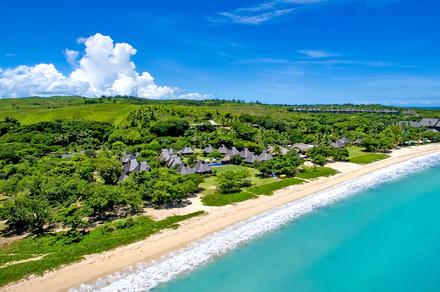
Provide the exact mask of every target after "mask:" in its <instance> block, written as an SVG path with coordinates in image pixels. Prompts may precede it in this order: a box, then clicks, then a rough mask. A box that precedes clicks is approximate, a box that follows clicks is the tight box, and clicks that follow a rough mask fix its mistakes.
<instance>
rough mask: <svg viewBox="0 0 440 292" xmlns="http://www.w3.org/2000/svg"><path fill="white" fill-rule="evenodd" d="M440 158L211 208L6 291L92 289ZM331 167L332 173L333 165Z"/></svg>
mask: <svg viewBox="0 0 440 292" xmlns="http://www.w3.org/2000/svg"><path fill="white" fill-rule="evenodd" d="M438 152H440V144H429V145H423V146H417V147H407V148H402V149H399V150H395V151H393V153H392V154H391V157H390V158H387V159H385V160H381V161H378V162H375V163H372V164H369V165H365V166H360V167H348V168H347V169H345V170H343V171H342V172H341V173H338V174H336V175H334V176H332V177H329V178H320V179H317V180H314V181H310V182H307V183H305V184H302V185H295V186H291V187H287V188H285V189H282V190H279V191H277V192H276V193H275V194H274V195H272V196H261V197H259V198H257V199H253V200H248V201H244V202H241V203H239V204H236V205H228V206H223V207H209V210H208V214H207V215H203V216H201V217H196V218H193V219H190V220H188V221H186V222H183V223H182V224H181V227H180V228H178V229H177V230H165V231H163V232H161V233H159V234H156V235H153V236H151V237H149V238H147V239H145V240H143V241H140V242H137V243H134V244H130V245H127V246H123V247H120V248H117V249H114V250H110V251H107V252H104V253H101V254H94V255H90V256H87V257H86V259H85V260H83V261H81V262H78V263H74V264H72V265H69V266H65V267H63V268H61V269H58V270H56V271H52V272H48V273H46V274H45V275H43V276H39V277H33V278H30V279H28V280H22V281H20V282H18V283H15V284H11V285H8V286H5V287H3V288H2V290H3V289H4V290H5V291H29V290H32V291H43V290H49V291H65V290H67V289H68V288H71V287H76V286H78V285H79V284H81V283H91V282H94V281H95V280H97V279H98V278H101V277H103V276H105V275H109V274H113V273H115V272H117V271H121V270H124V269H125V268H126V267H128V266H134V265H136V264H138V263H141V262H148V261H151V260H156V259H158V258H160V257H161V256H163V255H166V254H168V253H169V252H171V251H174V250H177V249H180V248H182V247H185V246H187V245H188V244H190V243H191V242H193V241H195V240H198V239H201V238H203V237H205V236H207V235H209V234H212V233H214V232H217V231H220V230H222V229H224V228H226V227H228V226H230V225H233V224H235V223H238V222H240V221H242V220H245V219H248V218H250V217H252V216H255V215H258V214H261V213H263V212H266V211H268V210H271V209H273V208H276V207H279V206H281V205H284V204H286V203H289V202H292V201H295V200H298V199H300V198H304V197H306V196H309V195H311V194H314V193H317V192H320V191H323V190H326V189H328V188H332V187H335V186H337V185H339V184H342V183H344V182H347V181H349V180H353V179H356V178H359V177H362V176H364V175H366V174H369V173H371V172H373V171H376V170H380V169H382V168H386V167H389V166H392V165H395V164H399V163H401V162H404V161H407V160H411V159H413V158H418V157H421V156H425V155H429V154H433V153H438ZM328 166H330V167H332V165H328ZM335 166H336V165H335ZM335 168H336V169H337V168H338V167H335Z"/></svg>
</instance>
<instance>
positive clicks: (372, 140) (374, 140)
mask: <svg viewBox="0 0 440 292" xmlns="http://www.w3.org/2000/svg"><path fill="white" fill-rule="evenodd" d="M362 146H364V147H365V149H366V150H367V151H368V152H375V151H387V150H389V149H391V148H393V147H394V144H393V141H392V138H391V137H388V136H386V135H383V134H382V135H377V136H374V137H367V138H365V139H364V141H363V142H362Z"/></svg>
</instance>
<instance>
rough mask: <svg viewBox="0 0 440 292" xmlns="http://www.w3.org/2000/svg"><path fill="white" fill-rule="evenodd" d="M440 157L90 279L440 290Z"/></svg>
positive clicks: (166, 284)
mask: <svg viewBox="0 0 440 292" xmlns="http://www.w3.org/2000/svg"><path fill="white" fill-rule="evenodd" d="M439 161H440V155H434V156H429V157H423V158H420V159H415V160H412V161H409V162H405V163H402V164H400V165H397V166H393V167H390V168H387V169H384V170H381V171H378V172H375V173H372V174H370V175H368V176H365V177H363V178H360V179H357V180H355V181H352V182H349V183H346V184H343V185H341V186H338V187H336V188H334V189H331V190H328V191H325V192H322V193H319V194H317V195H315V196H313V197H310V198H307V199H304V200H301V201H299V202H295V203H291V204H288V205H285V206H282V207H280V208H278V209H275V210H272V211H270V212H267V213H265V214H262V215H260V216H256V217H254V218H251V219H249V220H247V221H245V222H242V223H240V224H238V225H236V226H232V227H230V228H228V229H227V230H225V231H223V232H220V233H217V234H215V235H212V236H210V237H208V238H206V239H205V240H202V241H200V242H197V243H195V244H193V245H192V246H190V247H189V248H186V249H184V250H182V251H179V252H176V253H174V254H172V255H170V256H168V257H166V258H164V259H163V260H161V261H158V262H157V263H153V264H147V265H145V266H142V267H140V268H137V269H134V270H131V271H127V272H126V273H123V274H119V275H114V276H113V277H110V278H106V279H103V280H101V281H100V282H98V283H97V285H95V286H93V287H83V288H88V289H90V288H93V289H92V290H107V291H112V290H115V289H123V290H125V289H128V290H135V291H136V290H139V291H141V290H148V289H152V290H154V291H229V292H232V291H440V252H439V249H440V165H439Z"/></svg>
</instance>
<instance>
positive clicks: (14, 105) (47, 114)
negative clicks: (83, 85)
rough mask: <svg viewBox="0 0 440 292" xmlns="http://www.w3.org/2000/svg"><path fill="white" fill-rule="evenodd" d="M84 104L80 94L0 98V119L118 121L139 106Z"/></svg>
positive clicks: (25, 122)
mask: <svg viewBox="0 0 440 292" xmlns="http://www.w3.org/2000/svg"><path fill="white" fill-rule="evenodd" d="M114 100H115V102H113V101H112V100H108V101H107V100H104V102H103V103H87V104H86V102H87V101H88V102H90V101H91V100H84V98H80V97H55V98H23V99H3V100H0V120H2V119H4V118H5V117H14V118H16V119H18V120H19V121H20V122H21V123H23V124H34V123H38V122H42V121H54V120H57V119H62V120H89V121H98V122H109V123H115V124H118V123H119V122H121V121H122V120H124V118H125V117H126V116H127V115H128V113H129V112H131V111H132V110H134V109H135V108H136V107H137V106H138V105H136V104H132V103H129V102H127V101H126V100H117V99H114Z"/></svg>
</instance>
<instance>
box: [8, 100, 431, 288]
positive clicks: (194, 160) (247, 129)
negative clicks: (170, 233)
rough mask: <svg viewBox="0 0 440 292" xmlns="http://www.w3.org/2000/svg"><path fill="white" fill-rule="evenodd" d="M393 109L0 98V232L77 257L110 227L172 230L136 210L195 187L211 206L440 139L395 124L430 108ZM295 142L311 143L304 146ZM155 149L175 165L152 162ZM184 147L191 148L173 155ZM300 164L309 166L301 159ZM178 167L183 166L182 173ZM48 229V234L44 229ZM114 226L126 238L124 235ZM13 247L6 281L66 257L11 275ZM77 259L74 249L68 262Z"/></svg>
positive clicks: (135, 232)
mask: <svg viewBox="0 0 440 292" xmlns="http://www.w3.org/2000/svg"><path fill="white" fill-rule="evenodd" d="M316 107H319V108H326V109H344V108H351V109H353V108H356V109H359V110H360V109H362V110H368V109H376V110H377V109H379V110H381V109H387V108H386V107H383V106H380V105H368V106H367V105H364V106H354V105H325V106H324V105H322V106H316ZM392 109H393V110H397V111H399V113H394V112H393V113H391V111H390V113H378V112H368V111H365V112H356V113H348V112H347V113H341V112H327V111H324V112H298V111H295V110H293V108H292V107H291V106H289V105H264V104H260V103H258V102H256V103H244V102H242V101H222V100H206V101H190V100H165V101H157V100H143V99H137V98H127V97H102V98H93V99H90V98H89V99H86V98H82V97H52V98H25V99H4V100H0V223H2V224H4V226H3V228H2V229H4V230H3V233H4V235H14V234H37V235H38V237H37V238H38V241H41V244H42V245H41V246H40V247H39V248H40V249H41V248H42V247H43V246H46V247H47V249H48V250H51V251H53V252H54V253H53V254H56V253H55V251H54V250H58V249H57V247H56V246H58V245H60V244H61V245H66V246H67V245H69V246H71V247H70V248H71V253H72V255H74V254H75V255H78V254H81V255H83V254H87V253H91V252H96V251H97V250H99V248H103V247H98V246H95V245H90V244H88V243H87V242H92V241H96V240H103V242H107V241H106V240H107V239H106V238H111V236H110V235H109V234H113V235H112V236H116V237H117V238H118V242H119V243H120V244H123V243H126V242H129V241H131V240H134V239H135V238H142V236H145V234H147V233H148V234H150V233H151V232H153V231H151V232H150V231H148V232H146V231H145V228H147V229H148V228H150V229H151V228H152V229H151V230H153V229H154V230H159V229H160V228H169V227H170V226H171V227H172V226H174V225H173V224H174V223H175V222H177V221H179V220H181V219H180V218H174V219H170V220H168V221H157V222H156V221H152V220H151V219H148V217H145V216H143V210H144V208H145V207H154V208H165V207H170V206H179V205H182V204H184V203H185V201H186V200H187V199H188V198H189V197H191V196H194V195H195V194H198V193H202V195H203V197H202V202H203V203H204V204H207V205H214V206H221V205H225V204H230V203H234V202H239V201H242V200H246V199H250V198H254V197H256V196H259V195H270V194H272V192H273V191H274V190H277V189H280V188H283V187H285V186H288V185H292V184H300V183H304V181H305V180H307V179H313V178H314V177H318V176H327V175H332V174H334V171H333V170H332V169H329V168H325V167H319V166H323V165H325V163H326V161H328V160H337V161H348V160H350V161H352V162H355V163H369V162H372V161H375V160H379V159H383V158H385V157H386V154H384V153H386V152H387V151H388V150H389V149H392V148H393V147H396V146H399V145H408V144H414V143H427V142H430V141H438V140H440V135H439V133H438V132H436V131H433V130H432V129H429V128H425V127H411V126H408V125H406V124H402V123H400V121H418V120H420V119H422V118H423V117H429V118H436V117H439V116H440V115H439V113H438V112H436V111H427V110H417V109H415V110H412V111H408V110H406V109H397V108H392ZM338 141H339V142H338ZM341 141H342V142H341ZM293 145H303V146H304V145H305V146H306V147H311V148H307V149H306V150H304V151H302V150H301V147H299V148H295V147H294V146H293ZM312 146H313V147H312ZM162 149H168V150H167V151H169V152H167V153H168V154H169V155H171V156H173V157H174V158H173V159H177V160H179V161H180V162H181V165H180V166H177V164H168V162H167V161H164V160H161V159H159V157H160V155H163V153H162V152H163V151H162ZM182 149H184V150H185V149H186V150H185V151H189V150H188V149H190V152H188V155H184V153H185V152H182V153H183V154H181V155H180V156H179V157H177V156H176V155H175V154H171V152H173V151H175V153H180V152H179V151H181V150H182ZM204 149H205V150H204ZM206 149H211V150H210V151H209V153H208V152H207V150H206ZM222 149H228V151H229V152H228V154H226V155H225V153H221V151H222ZM170 151H171V152H170ZM161 153H162V154H161ZM243 153H245V154H244V155H243ZM226 156H228V161H227V163H228V164H229V166H225V167H218V168H215V167H214V166H213V167H212V169H213V171H211V168H209V167H208V166H207V164H206V165H205V164H203V163H205V162H206V163H212V162H220V161H221V160H224V159H225V158H224V157H226ZM124 157H127V160H124ZM176 157H177V158H176ZM249 157H250V158H249ZM304 160H309V161H310V162H312V163H313V164H314V165H315V166H317V167H314V168H310V167H305V166H304ZM127 161H129V162H127ZM133 161H134V162H133ZM168 161H169V160H168ZM138 162H140V164H139V163H138ZM127 163H128V164H127ZM133 163H134V164H135V165H133ZM201 163H202V164H201ZM182 165H184V166H185V167H187V168H186V173H185V175H183V171H182ZM131 166H133V167H132V168H133V169H130V167H131ZM142 167H143V168H142ZM135 169H137V171H134V170H135ZM197 169H198V170H200V169H203V171H197ZM141 170H143V171H141ZM124 171H125V173H124ZM274 178H275V179H276V180H275V181H274ZM195 215H198V214H195ZM183 219H184V218H183ZM121 220H122V221H121ZM161 222H163V223H161ZM142 226H144V227H142ZM145 226H148V227H145ZM155 226H156V227H155ZM157 226H161V227H157ZM0 227H1V226H0ZM125 229H127V231H123V230H125ZM150 229H148V230H150ZM130 230H131V231H130ZM130 232H131V233H130ZM53 234H56V237H55V238H57V239H54V237H50V236H49V235H53ZM118 234H119V235H118ZM123 234H132V237H129V238H128V239H127V238H125V237H124V238H125V239H123V238H122V237H123ZM48 236H49V237H48ZM124 236H125V235H124ZM92 238H94V239H93V240H92ZM97 238H99V239H97ZM130 238H131V239H130ZM50 242H56V244H55V243H50ZM109 242H110V241H109ZM49 243H50V244H49ZM106 244H107V243H106ZM109 244H110V243H109ZM47 245H50V246H52V247H51V248H49V247H48V246H47ZM116 245H117V243H115V242H113V243H112V244H111V246H116ZM85 246H87V248H85ZM21 248H23V242H22V241H20V243H17V244H15V245H13V246H10V247H8V248H7V250H8V252H10V254H8V252H6V253H3V252H2V251H0V274H1V275H3V274H2V273H4V275H3V276H4V279H5V282H4V283H6V282H7V281H10V280H14V279H17V278H19V277H20V275H26V274H29V273H30V272H38V271H44V270H45V269H47V268H51V267H54V266H57V265H59V264H62V263H65V262H66V261H64V262H63V260H62V259H61V258H59V259H57V260H56V261H55V260H53V259H52V260H48V264H47V266H43V267H42V266H41V265H38V264H35V268H34V269H31V268H29V265H27V266H26V267H25V266H23V269H22V270H20V272H18V270H17V269H9V268H6V267H3V268H1V267H2V266H1V265H2V261H3V262H6V263H7V262H8V261H10V260H11V259H15V258H14V257H15V254H17V249H18V250H19V249H21ZM78 250H81V252H80V253H79V251H78ZM2 256H4V257H5V258H8V259H9V260H4V259H3V258H2ZM11 256H12V258H11ZM75 259H76V257H73V256H72V258H71V259H70V261H72V260H75ZM49 262H50V263H51V264H50V263H49ZM2 283H3V282H2Z"/></svg>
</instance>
